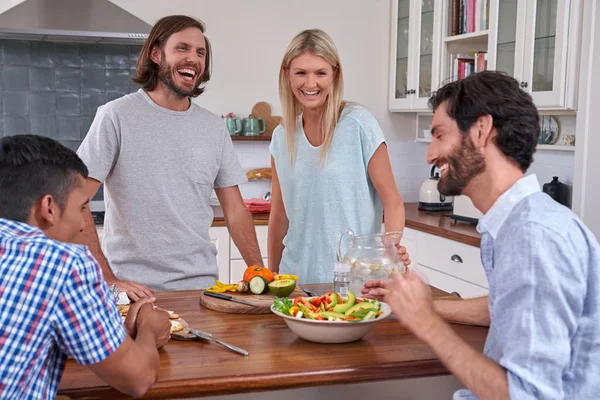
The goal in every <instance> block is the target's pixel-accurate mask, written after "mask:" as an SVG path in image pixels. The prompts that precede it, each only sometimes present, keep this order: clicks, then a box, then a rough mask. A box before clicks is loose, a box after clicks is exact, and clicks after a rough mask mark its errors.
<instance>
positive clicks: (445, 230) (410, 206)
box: [404, 203, 481, 247]
mask: <svg viewBox="0 0 600 400" xmlns="http://www.w3.org/2000/svg"><path fill="white" fill-rule="evenodd" d="M418 206H419V205H418V203H407V204H405V205H404V209H405V212H406V226H407V227H409V228H412V229H416V230H419V231H423V232H426V233H431V234H432V235H436V236H441V237H444V238H447V239H452V240H456V241H457V242H462V243H465V244H469V245H471V246H477V247H479V245H480V243H481V234H480V233H479V232H477V229H475V226H473V225H471V224H468V223H465V222H458V223H457V222H454V220H452V219H450V218H449V217H448V215H450V214H452V212H450V211H434V212H432V211H422V210H419V209H418Z"/></svg>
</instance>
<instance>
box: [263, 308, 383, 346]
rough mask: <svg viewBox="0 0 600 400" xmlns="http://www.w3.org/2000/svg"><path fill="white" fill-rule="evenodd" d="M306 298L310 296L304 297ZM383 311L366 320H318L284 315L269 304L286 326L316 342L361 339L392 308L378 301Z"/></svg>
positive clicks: (343, 341)
mask: <svg viewBox="0 0 600 400" xmlns="http://www.w3.org/2000/svg"><path fill="white" fill-rule="evenodd" d="M306 299H307V300H310V299H312V297H306ZM380 304H381V306H380V311H382V312H383V314H381V315H380V316H378V317H377V318H375V319H371V320H367V321H357V322H348V321H319V320H314V319H305V318H296V317H291V316H289V315H285V314H283V313H281V312H279V311H277V310H275V309H273V305H271V311H272V312H273V314H276V315H278V316H280V317H282V318H283V320H284V321H285V323H286V324H287V326H288V328H290V330H291V331H292V332H294V333H295V334H296V335H298V336H300V337H301V338H302V339H304V340H308V341H311V342H316V343H348V342H353V341H355V340H359V339H361V338H362V337H363V336H365V335H366V334H367V333H369V332H370V331H371V329H373V327H374V326H375V324H376V323H377V322H378V321H381V320H383V319H385V318H387V317H388V316H389V315H390V314H391V313H392V309H391V308H390V306H389V305H387V304H386V303H383V302H380Z"/></svg>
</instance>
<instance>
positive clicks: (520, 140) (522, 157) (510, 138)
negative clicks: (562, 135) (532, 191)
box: [429, 71, 540, 172]
mask: <svg viewBox="0 0 600 400" xmlns="http://www.w3.org/2000/svg"><path fill="white" fill-rule="evenodd" d="M444 103H445V104H446V112H447V113H448V115H449V116H450V117H451V118H452V119H454V120H455V121H456V123H457V125H458V128H459V129H460V131H461V132H462V133H463V134H466V133H467V132H468V130H469V128H471V126H473V124H474V123H475V121H477V119H478V118H479V117H481V116H484V115H490V116H491V117H492V119H493V121H494V127H495V128H496V131H497V132H498V134H497V136H496V138H495V141H494V143H495V144H496V145H497V146H498V148H499V149H500V151H502V153H504V154H505V155H506V156H507V157H509V158H512V159H513V160H514V161H515V162H516V163H517V164H518V165H519V167H520V168H521V171H523V172H525V171H527V169H528V168H529V166H530V165H531V163H532V162H533V153H535V148H536V145H537V142H538V136H539V133H540V118H539V115H538V111H537V108H536V107H535V104H534V103H533V100H532V99H531V96H530V95H529V94H528V93H526V92H524V91H523V90H522V89H521V88H520V87H519V83H518V82H517V81H516V80H515V79H514V78H512V77H510V76H508V75H507V74H505V73H504V72H498V71H482V72H479V73H476V74H473V75H470V76H468V77H467V78H464V79H461V80H458V81H455V82H451V83H448V84H447V85H445V86H443V87H442V88H441V89H439V90H438V91H437V92H435V93H433V94H432V96H431V97H430V99H429V105H430V106H431V108H432V109H433V110H434V111H435V110H436V109H437V108H438V107H439V106H440V105H442V104H444Z"/></svg>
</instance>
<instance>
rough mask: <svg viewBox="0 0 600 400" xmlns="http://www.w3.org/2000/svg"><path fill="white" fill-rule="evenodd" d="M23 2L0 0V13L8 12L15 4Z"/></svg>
mask: <svg viewBox="0 0 600 400" xmlns="http://www.w3.org/2000/svg"><path fill="white" fill-rule="evenodd" d="M24 1H25V0H0V13H3V12H5V11H8V10H10V9H11V8H13V7H14V6H16V5H17V4H21V3H22V2H24Z"/></svg>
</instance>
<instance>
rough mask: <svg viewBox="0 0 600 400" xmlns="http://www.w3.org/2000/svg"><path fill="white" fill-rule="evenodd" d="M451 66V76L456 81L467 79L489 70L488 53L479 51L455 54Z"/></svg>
mask: <svg viewBox="0 0 600 400" xmlns="http://www.w3.org/2000/svg"><path fill="white" fill-rule="evenodd" d="M451 66H452V71H451V75H450V76H452V77H453V78H454V80H460V79H463V78H466V77H467V76H469V75H471V74H473V73H477V72H481V71H485V70H486V69H487V53H486V52H484V51H478V52H475V53H469V54H453V55H452V62H451Z"/></svg>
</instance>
